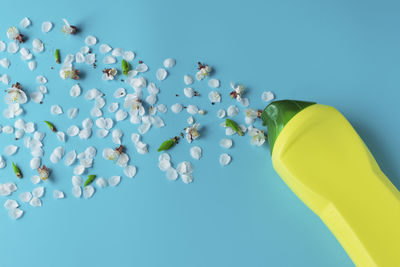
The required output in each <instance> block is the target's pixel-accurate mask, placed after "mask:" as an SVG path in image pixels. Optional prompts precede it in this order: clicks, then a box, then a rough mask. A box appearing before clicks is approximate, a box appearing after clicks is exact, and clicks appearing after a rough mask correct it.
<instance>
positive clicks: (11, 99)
mask: <svg viewBox="0 0 400 267" xmlns="http://www.w3.org/2000/svg"><path fill="white" fill-rule="evenodd" d="M27 100H28V98H27V97H26V94H25V92H24V91H23V90H22V88H21V85H20V84H19V83H16V84H13V85H12V87H11V88H9V89H8V92H7V94H6V95H5V97H4V101H5V102H6V103H7V104H9V105H11V104H15V103H18V104H24V103H26V101H27Z"/></svg>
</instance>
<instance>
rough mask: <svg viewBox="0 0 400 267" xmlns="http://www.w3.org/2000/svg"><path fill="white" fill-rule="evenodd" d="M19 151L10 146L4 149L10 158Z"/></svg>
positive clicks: (15, 147)
mask: <svg viewBox="0 0 400 267" xmlns="http://www.w3.org/2000/svg"><path fill="white" fill-rule="evenodd" d="M17 150H18V147H17V146H14V145H8V146H6V147H5V148H4V153H6V154H7V155H8V156H11V155H14V154H15V153H16V152H17Z"/></svg>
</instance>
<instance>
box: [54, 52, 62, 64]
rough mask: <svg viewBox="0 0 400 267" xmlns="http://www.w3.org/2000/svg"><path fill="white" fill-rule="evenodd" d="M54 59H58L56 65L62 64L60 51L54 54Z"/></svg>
mask: <svg viewBox="0 0 400 267" xmlns="http://www.w3.org/2000/svg"><path fill="white" fill-rule="evenodd" d="M54 57H55V58H56V63H57V64H60V63H61V57H60V49H56V52H55V53H54Z"/></svg>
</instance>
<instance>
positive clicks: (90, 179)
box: [83, 174, 96, 187]
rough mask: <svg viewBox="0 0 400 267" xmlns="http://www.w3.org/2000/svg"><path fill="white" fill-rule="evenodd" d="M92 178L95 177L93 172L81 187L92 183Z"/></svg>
mask: <svg viewBox="0 0 400 267" xmlns="http://www.w3.org/2000/svg"><path fill="white" fill-rule="evenodd" d="M94 179H96V175H94V174H91V175H89V176H88V178H87V180H86V182H85V183H84V184H83V187H85V186H87V185H90V184H91V183H93V181H94Z"/></svg>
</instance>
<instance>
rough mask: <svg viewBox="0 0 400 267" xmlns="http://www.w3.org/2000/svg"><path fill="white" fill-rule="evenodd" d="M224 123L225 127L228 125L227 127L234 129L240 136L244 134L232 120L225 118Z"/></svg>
mask: <svg viewBox="0 0 400 267" xmlns="http://www.w3.org/2000/svg"><path fill="white" fill-rule="evenodd" d="M225 125H226V127H229V128H231V129H232V130H234V131H235V132H237V133H238V134H239V135H240V136H243V135H244V133H243V131H242V130H241V129H240V127H239V125H238V124H237V123H236V122H234V121H233V120H230V119H226V120H225Z"/></svg>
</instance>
